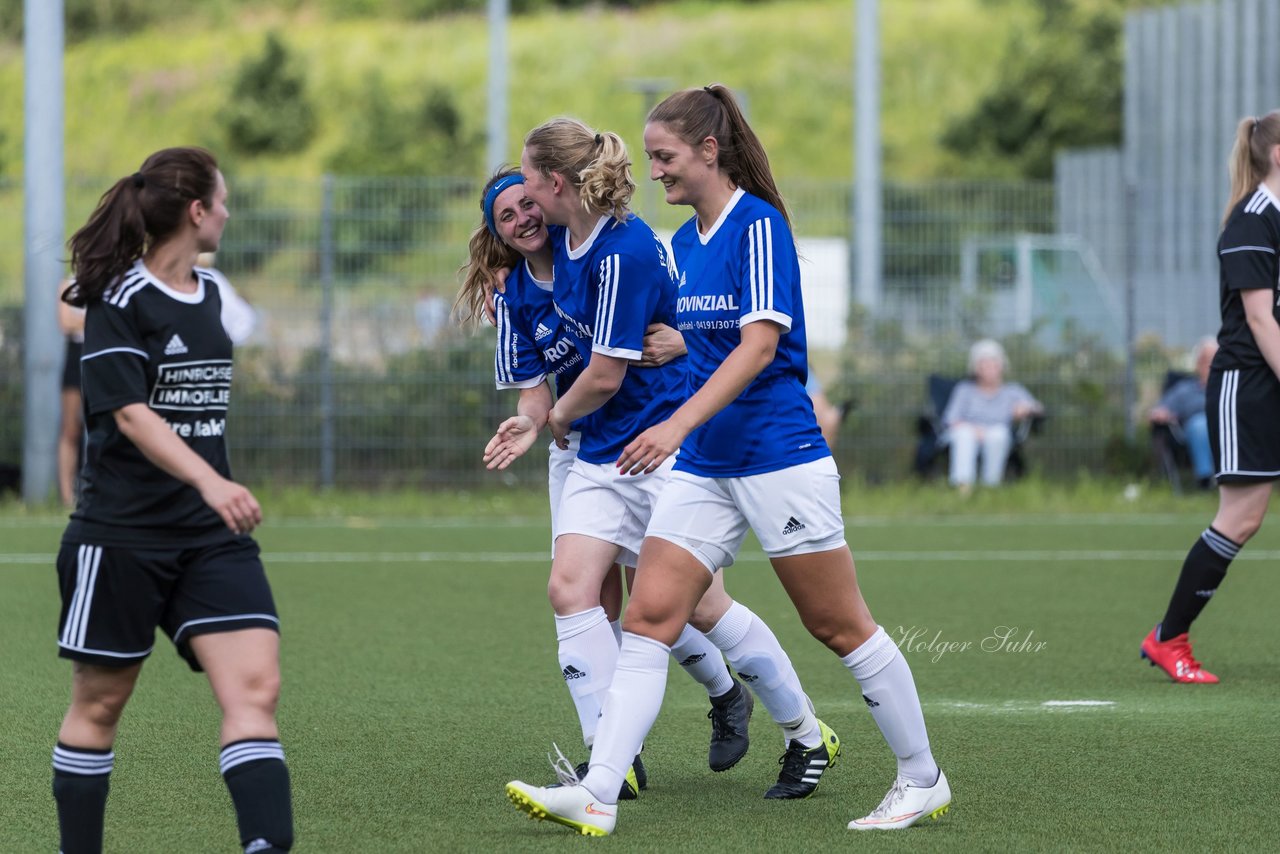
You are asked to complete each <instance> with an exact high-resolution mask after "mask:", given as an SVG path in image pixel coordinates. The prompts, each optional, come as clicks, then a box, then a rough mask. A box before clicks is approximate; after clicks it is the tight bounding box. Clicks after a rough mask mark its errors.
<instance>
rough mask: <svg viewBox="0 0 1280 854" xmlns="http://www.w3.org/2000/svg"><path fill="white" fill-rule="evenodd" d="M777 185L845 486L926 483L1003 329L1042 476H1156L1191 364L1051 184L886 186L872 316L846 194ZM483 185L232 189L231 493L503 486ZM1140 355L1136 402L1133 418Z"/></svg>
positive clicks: (14, 245) (7, 405) (528, 478)
mask: <svg viewBox="0 0 1280 854" xmlns="http://www.w3.org/2000/svg"><path fill="white" fill-rule="evenodd" d="M108 184H109V182H107V181H77V182H74V183H72V184H71V185H70V186H69V188H68V196H69V198H68V205H67V210H68V218H69V220H70V221H71V222H72V223H75V224H78V223H80V222H83V221H84V219H85V217H86V216H87V214H88V212H89V210H91V208H92V206H93V204H94V202H95V201H96V198H97V196H98V195H99V194H100V193H101V191H102V190H103V189H104V188H105V187H106V186H108ZM782 190H783V193H784V196H785V197H786V199H787V202H788V204H789V206H790V208H791V213H792V218H793V222H794V224H795V228H796V233H797V236H798V239H799V249H800V253H801V256H802V259H803V260H802V265H801V266H802V274H803V277H804V289H805V300H806V315H807V324H808V327H809V340H810V348H811V363H812V365H813V371H814V373H815V374H816V376H817V377H818V378H820V379H821V381H822V382H823V383H824V385H825V386H826V390H827V393H828V396H829V397H830V398H831V399H832V400H833V402H835V403H836V404H837V405H838V406H841V405H843V406H844V407H845V408H846V409H847V413H848V414H847V417H846V419H845V422H844V424H843V425H842V428H841V431H840V440H839V445H838V448H837V455H838V457H839V459H840V462H841V465H842V469H843V470H844V471H845V473H846V476H849V475H855V476H858V475H860V476H862V477H864V478H866V479H868V480H876V481H879V480H893V479H899V478H905V477H908V476H910V475H911V473H912V470H913V459H914V452H915V448H916V442H917V428H918V426H920V425H919V424H918V421H919V418H920V416H921V415H922V412H923V410H924V408H925V404H926V382H927V378H928V376H929V375H930V374H932V373H942V374H947V375H959V374H962V373H964V371H965V360H966V353H967V350H968V347H969V345H970V344H971V343H972V342H973V341H974V340H976V339H977V338H980V337H988V336H989V337H995V338H997V339H999V340H1000V341H1001V342H1002V343H1003V344H1004V345H1005V348H1006V349H1007V351H1008V353H1009V356H1010V363H1011V366H1010V375H1009V376H1010V378H1011V379H1013V380H1016V381H1019V382H1021V383H1023V384H1024V385H1026V386H1027V387H1028V388H1029V389H1030V390H1031V391H1032V393H1033V394H1035V395H1036V396H1037V397H1038V398H1039V399H1040V400H1041V401H1043V402H1044V404H1045V407H1046V409H1047V412H1048V418H1047V420H1046V421H1045V423H1044V426H1043V429H1042V431H1041V432H1040V433H1039V435H1037V436H1035V437H1034V438H1033V439H1032V441H1031V444H1030V446H1029V447H1028V449H1027V451H1026V456H1027V458H1028V461H1029V463H1030V465H1031V467H1032V468H1033V469H1038V470H1040V471H1043V472H1045V473H1049V474H1055V475H1057V474H1073V473H1075V472H1077V471H1079V470H1082V469H1084V470H1090V471H1095V472H1098V471H1102V470H1104V469H1117V468H1119V469H1134V468H1137V467H1140V466H1141V465H1142V461H1141V460H1135V459H1134V457H1135V453H1136V452H1135V450H1134V447H1133V446H1132V445H1129V446H1126V445H1125V443H1124V442H1123V441H1121V439H1122V437H1123V436H1124V435H1125V428H1126V423H1127V422H1128V421H1129V419H1130V418H1132V417H1133V415H1134V413H1136V411H1137V409H1138V406H1140V405H1149V404H1150V403H1151V402H1152V398H1153V396H1154V393H1155V387H1156V386H1157V385H1158V382H1159V377H1160V376H1162V375H1163V372H1164V370H1165V369H1166V368H1167V367H1169V366H1170V365H1181V361H1182V360H1183V359H1184V354H1183V353H1182V352H1181V351H1177V350H1169V349H1167V348H1166V347H1165V346H1164V345H1163V343H1162V342H1160V341H1157V340H1153V339H1149V338H1147V339H1143V338H1139V339H1138V341H1137V342H1136V344H1131V342H1128V341H1127V340H1126V335H1125V332H1124V329H1125V327H1124V315H1123V307H1124V299H1123V292H1124V287H1123V286H1124V283H1123V282H1119V281H1115V280H1114V279H1113V278H1112V277H1109V276H1108V275H1107V274H1106V273H1104V272H1103V268H1102V267H1101V266H1100V265H1099V263H1098V260H1097V257H1096V253H1095V252H1094V250H1093V247H1092V245H1091V244H1090V243H1089V242H1088V241H1087V240H1085V239H1084V238H1082V237H1081V236H1080V235H1078V234H1064V233H1061V232H1060V229H1059V213H1058V207H1057V196H1058V193H1057V192H1055V188H1054V186H1053V185H1052V184H1049V183H1043V184H1040V183H968V184H939V183H932V184H923V185H902V184H890V185H887V186H886V188H885V211H884V247H883V249H884V281H883V282H882V284H881V299H880V305H879V308H878V310H877V312H876V313H875V315H874V316H872V315H869V314H868V313H867V312H865V311H864V310H862V309H861V308H860V307H859V306H856V305H852V304H851V298H850V295H851V293H852V292H853V288H852V287H851V286H850V270H851V269H852V265H851V263H850V251H849V246H850V242H849V236H850V235H851V234H852V233H853V232H852V228H851V222H850V213H849V212H850V210H851V202H852V195H851V190H852V188H851V187H849V186H841V185H839V184H832V183H829V182H827V183H821V184H816V183H814V184H802V183H792V184H789V185H788V184H784V185H783V187H782ZM478 192H479V184H478V182H476V181H474V180H415V179H352V178H331V177H326V178H323V179H315V180H302V179H288V180H285V179H241V180H235V178H234V176H233V177H232V183H231V197H230V200H229V207H230V208H231V212H232V217H231V220H230V222H229V223H228V226H227V230H226V234H225V236H224V240H223V246H222V251H221V252H220V254H219V257H218V259H217V266H218V268H219V269H221V270H222V271H223V272H224V273H226V274H227V276H228V278H229V279H230V280H231V282H232V283H233V284H234V285H235V286H236V288H237V289H238V290H239V291H240V292H241V294H242V295H243V296H245V297H246V298H247V299H248V301H249V302H250V303H251V304H252V305H253V306H254V307H255V309H256V310H257V312H258V324H257V327H256V329H255V331H254V333H253V335H252V336H251V337H250V339H249V340H248V341H247V342H246V343H245V344H243V345H242V346H241V347H240V348H239V350H238V353H237V368H236V379H235V386H234V390H233V398H232V408H231V415H230V419H229V441H230V443H231V445H232V448H233V460H234V464H235V466H236V470H237V474H238V476H239V477H241V478H243V479H244V480H246V481H247V482H250V483H267V482H269V483H274V484H312V483H318V484H337V485H351V486H381V485H404V486H421V487H444V486H449V487H453V486H470V485H477V484H481V483H486V482H493V481H496V480H498V479H499V476H497V475H494V474H491V473H488V472H486V471H485V470H484V468H483V466H482V465H481V464H480V454H481V450H482V448H483V446H484V443H485V441H486V440H487V439H488V437H489V436H490V435H491V432H492V430H493V428H494V427H495V426H496V425H497V424H498V422H499V421H500V420H501V418H503V417H504V416H505V415H506V414H508V413H509V412H510V411H512V410H513V408H514V403H515V398H514V395H511V394H507V393H503V392H498V391H495V390H494V388H493V382H492V330H491V329H488V328H487V327H486V328H480V329H477V330H470V331H467V330H462V329H459V328H458V327H457V326H456V324H455V323H454V322H453V321H452V319H451V312H450V310H451V307H452V301H453V297H454V294H455V292H456V289H457V285H458V268H459V266H460V265H461V264H462V263H463V262H464V261H465V256H466V246H467V238H468V236H469V234H470V232H471V230H472V229H473V228H474V227H475V225H476V224H477V223H478V222H479V210H478V195H477V194H478ZM0 199H3V202H4V203H3V205H0V227H2V229H0V275H2V276H3V280H2V281H0V336H3V337H2V339H0V397H2V398H3V399H0V464H4V463H11V464H12V463H16V461H18V460H20V459H21V429H22V418H21V401H22V392H21V380H22V377H21V358H20V352H21V351H20V345H21V342H20V341H19V340H18V339H19V337H20V335H21V305H20V303H21V299H22V296H21V294H22V289H21V270H20V268H21V263H22V247H21V242H20V235H21V233H22V223H21V220H20V216H21V214H20V211H21V210H22V204H21V190H20V188H18V187H15V186H12V185H9V186H0ZM636 204H637V207H638V209H639V211H640V212H641V213H642V214H644V215H646V216H648V217H649V218H650V220H651V222H653V223H654V225H655V227H657V228H658V230H659V231H660V232H664V233H670V231H672V230H674V228H675V227H676V226H678V224H679V223H680V222H681V221H682V220H683V219H684V218H686V217H687V216H688V215H689V209H687V208H671V207H668V206H666V205H664V204H661V202H660V201H659V199H658V196H657V195H656V194H653V193H647V192H644V188H642V192H641V193H639V194H638V196H637V200H636ZM1105 216H1106V214H1100V215H1099V216H1096V217H1094V219H1093V220H1092V221H1091V223H1090V225H1091V226H1092V228H1093V231H1094V232H1098V231H1101V232H1102V233H1107V232H1108V231H1112V232H1114V231H1115V230H1118V229H1123V228H1124V221H1123V217H1122V216H1119V215H1117V216H1116V221H1115V222H1106V221H1100V219H1102V218H1104V217H1105ZM1205 239H1209V240H1211V239H1212V236H1211V235H1209V236H1207V237H1206V238H1205ZM56 284H57V283H54V282H51V283H50V288H53V287H55V286H56ZM1205 287H1207V288H1213V287H1215V283H1214V282H1207V283H1205ZM1215 325H1216V324H1215ZM1139 332H1141V330H1139ZM1131 346H1132V347H1133V348H1134V349H1133V352H1132V353H1130V347H1131ZM1131 355H1132V356H1134V357H1135V364H1136V365H1137V366H1138V372H1137V381H1138V385H1137V389H1138V393H1137V395H1136V400H1137V402H1138V405H1136V406H1134V407H1131V409H1132V411H1126V408H1125V366H1126V359H1127V358H1129V357H1130V356H1131ZM1138 450H1139V451H1140V450H1141V449H1138ZM544 459H545V452H544V451H543V450H542V449H539V451H538V453H537V454H535V455H534V456H533V458H532V459H527V460H524V461H522V462H520V463H519V464H517V465H516V466H515V467H513V469H512V470H511V473H509V474H506V475H503V476H501V477H502V479H503V480H506V481H508V482H528V483H536V482H539V481H541V480H542V479H543V478H544V477H545V469H544V467H543V463H544Z"/></svg>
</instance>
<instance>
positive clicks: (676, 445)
mask: <svg viewBox="0 0 1280 854" xmlns="http://www.w3.org/2000/svg"><path fill="white" fill-rule="evenodd" d="M688 435H689V434H688V432H687V431H686V430H684V429H682V428H680V427H678V426H677V425H675V424H672V423H671V421H670V420H667V421H663V422H662V423H660V424H655V425H653V426H652V427H650V428H649V429H648V430H645V431H644V432H643V433H641V434H640V435H639V436H636V437H635V438H634V439H632V440H631V444H629V445H627V446H626V447H625V448H623V449H622V455H621V456H620V457H618V462H617V463H616V465H617V466H618V468H619V469H620V470H621V471H622V473H623V474H651V473H652V472H654V471H655V470H656V469H657V468H658V466H660V465H662V463H663V461H664V460H666V459H667V457H669V456H671V455H672V454H674V453H675V452H676V451H678V450H679V449H680V443H681V442H683V441H684V440H685V437H686V436H688Z"/></svg>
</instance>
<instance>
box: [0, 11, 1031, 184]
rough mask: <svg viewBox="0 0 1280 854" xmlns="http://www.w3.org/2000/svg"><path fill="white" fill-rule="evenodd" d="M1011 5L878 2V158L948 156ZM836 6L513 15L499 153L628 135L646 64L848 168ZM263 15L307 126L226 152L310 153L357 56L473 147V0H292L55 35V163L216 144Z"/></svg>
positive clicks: (354, 74) (800, 162)
mask: <svg viewBox="0 0 1280 854" xmlns="http://www.w3.org/2000/svg"><path fill="white" fill-rule="evenodd" d="M1015 5H1016V6H1017V8H1015V7H1014V6H1015ZM1026 6H1029V4H1025V5H1023V4H1001V5H1000V6H998V7H994V8H993V7H992V5H991V4H989V3H985V2H983V0H894V2H892V3H882V4H881V17H882V24H881V28H882V38H883V48H882V56H883V65H882V67H883V71H882V73H883V82H884V89H883V107H884V110H883V119H882V122H883V133H884V138H885V155H886V156H885V167H886V172H887V174H888V175H889V176H891V177H894V178H900V179H927V178H936V177H946V176H948V175H950V174H952V173H954V172H955V171H957V170H960V169H961V167H962V164H958V163H957V162H956V161H955V160H954V158H951V157H949V156H948V155H947V154H946V153H944V152H942V151H940V150H939V148H938V147H937V145H936V142H935V139H936V137H937V135H938V133H939V132H940V129H941V128H942V127H943V125H944V124H945V121H946V119H947V118H948V117H949V116H951V115H954V114H956V113H958V112H961V111H963V110H964V109H965V108H966V107H968V106H970V105H971V104H972V103H973V102H974V100H975V99H976V97H977V96H978V94H979V93H980V92H981V91H982V89H983V88H984V86H985V85H986V84H987V83H989V82H990V78H991V76H992V75H993V74H994V61H995V59H996V58H997V57H998V56H999V53H1000V51H1001V50H1002V46H1003V44H1004V43H1005V38H1006V36H1007V34H1008V33H1009V32H1010V30H1011V28H1013V27H1015V26H1016V25H1018V24H1019V23H1021V22H1023V21H1025V20H1026V19H1028V18H1029V16H1030V14H1031V12H1030V10H1029V9H1028V8H1026ZM853 17H854V4H853V3H851V2H849V0H798V2H772V3H758V4H748V5H738V4H733V5H730V4H719V3H714V2H687V3H678V4H670V5H662V6H658V7H651V8H646V9H642V10H640V11H637V12H629V13H624V12H604V11H600V10H586V11H583V12H578V13H572V14H570V13H561V12H545V13H540V14H536V15H530V16H522V17H516V18H513V19H512V22H511V29H510V33H509V44H510V52H511V66H510V67H511V86H512V92H511V97H510V105H511V116H510V127H509V143H510V144H509V150H510V154H511V156H512V157H515V156H516V155H518V152H519V148H518V146H519V140H520V139H521V137H522V135H523V133H524V132H525V131H526V130H528V129H529V128H530V127H532V126H533V125H535V124H537V123H538V122H540V121H542V120H544V119H546V118H548V117H550V116H552V115H556V114H561V113H570V114H573V115H577V116H579V117H581V118H583V119H584V120H586V121H587V122H589V123H591V124H594V125H597V126H600V127H608V128H610V129H614V130H617V131H618V132H620V133H622V134H623V136H624V137H625V138H627V139H628V140H629V141H630V142H631V143H632V144H633V145H634V144H636V143H637V142H638V139H639V134H640V129H641V121H642V117H643V114H644V107H645V105H644V102H643V96H642V95H640V94H639V93H638V92H637V91H635V89H634V87H633V86H632V85H631V81H634V80H636V79H639V78H662V79H665V80H668V81H669V82H670V84H671V86H672V87H673V88H674V87H679V86H689V85H701V84H704V83H707V82H711V81H713V80H717V81H721V82H724V83H726V84H728V85H730V86H732V87H734V88H735V89H737V90H738V91H740V92H743V93H745V94H746V96H747V99H748V106H749V111H750V116H751V119H752V121H753V124H754V125H755V126H756V128H757V130H758V131H759V133H760V135H761V137H762V138H763V139H764V142H765V144H766V145H767V146H768V147H769V149H770V152H771V155H772V157H773V160H774V166H775V170H776V171H777V172H778V174H779V175H781V176H784V177H787V178H822V177H830V178H831V179H832V180H839V181H846V180H848V179H849V177H850V175H851V173H852V153H851V148H852V112H853V87H852V65H853V56H852V54H853ZM272 30H277V31H279V32H281V33H282V34H283V35H284V37H285V39H286V41H287V43H288V45H289V47H290V49H291V50H292V51H293V52H294V54H295V56H296V57H297V58H298V59H299V60H300V62H301V64H302V65H303V66H304V67H305V68H306V69H307V75H308V80H309V85H310V91H311V93H312V97H313V99H314V100H315V103H316V106H317V110H318V113H319V132H318V133H317V135H316V137H315V139H314V140H313V142H312V144H311V145H310V146H309V147H308V148H307V149H306V150H305V151H303V152H302V153H300V154H298V155H295V156H290V157H287V158H279V157H277V158H258V159H253V160H241V161H238V162H235V163H234V169H235V171H236V172H238V173H240V174H279V175H313V174H317V173H319V172H321V171H323V165H324V163H325V160H326V157H327V156H328V155H329V154H330V153H331V152H332V151H334V150H335V148H336V147H337V146H339V145H340V144H341V142H342V140H343V138H344V133H345V132H346V130H347V128H348V126H349V124H350V121H351V119H352V117H353V116H354V115H358V112H359V111H360V109H361V100H362V94H361V93H362V91H363V86H364V82H365V80H366V79H367V77H368V75H369V74H371V73H377V74H380V75H381V76H382V77H383V79H384V80H385V82H386V84H387V86H388V90H389V91H390V92H391V94H392V96H393V97H394V98H395V99H396V100H398V101H401V102H403V103H404V104H405V105H406V106H407V105H409V104H412V103H416V99H418V98H420V97H421V92H422V91H423V89H424V88H425V87H427V86H432V85H436V86H443V87H446V88H447V89H448V91H450V92H451V93H452V94H453V95H454V98H455V101H456V103H457V104H458V105H459V106H460V107H461V109H462V110H463V112H464V117H465V122H466V123H467V127H466V130H467V132H468V138H471V139H474V140H476V145H477V146H478V147H480V148H481V149H482V148H483V132H484V122H485V74H486V62H487V33H486V21H485V19H484V17H483V15H461V16H452V17H445V18H440V19H435V20H432V21H428V22H421V23H406V22H403V21H376V20H333V19H330V18H328V17H327V16H325V15H324V14H322V13H321V12H318V11H316V10H315V9H314V7H307V6H302V7H301V8H300V9H299V10H297V11H293V12H283V11H280V10H265V11H259V12H255V13H253V14H250V15H247V16H242V17H241V18H240V19H239V20H238V22H237V23H236V24H235V25H234V26H218V27H208V26H204V25H199V24H184V23H182V22H181V20H178V21H175V22H174V23H173V24H170V25H166V26H164V27H162V28H152V29H149V30H145V31H143V32H141V33H139V34H137V35H133V36H128V37H121V36H111V37H103V38H93V39H89V40H86V41H82V42H78V43H76V44H73V45H71V46H69V47H68V50H67V56H66V66H65V67H66V80H67V93H66V94H67V147H66V161H67V168H68V173H69V175H71V176H102V175H118V174H122V173H126V172H128V171H131V170H132V169H134V168H136V165H137V163H138V162H139V161H140V159H141V158H142V157H143V156H144V155H145V154H146V153H147V152H149V151H151V150H153V149H156V148H159V147H162V146H165V145H171V144H178V143H191V142H194V143H200V144H204V145H209V146H212V147H214V148H215V149H218V150H219V151H220V152H222V151H223V150H224V149H225V146H224V144H223V143H224V136H223V132H222V130H221V129H220V128H219V127H218V126H217V123H216V122H215V121H214V117H215V116H216V114H217V112H218V110H219V108H220V107H221V106H222V104H223V103H224V102H225V101H226V99H227V97H228V92H229V91H230V88H231V80H232V78H233V75H234V73H235V71H236V69H237V68H238V66H239V64H240V63H241V62H242V61H243V59H244V58H245V57H246V56H250V55H255V54H256V53H257V52H259V51H260V50H261V48H262V44H263V40H264V37H265V35H266V33H267V32H269V31H272ZM482 158H483V155H482V154H480V155H478V156H477V157H476V158H475V161H476V162H477V163H478V162H480V160H482ZM229 171H230V170H229ZM21 174H22V55H21V45H14V44H7V45H0V175H4V176H8V177H10V178H18V177H20V176H21Z"/></svg>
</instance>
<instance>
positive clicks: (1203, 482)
mask: <svg viewBox="0 0 1280 854" xmlns="http://www.w3.org/2000/svg"><path fill="white" fill-rule="evenodd" d="M1217 352H1218V342H1217V339H1215V338H1202V339H1200V343H1198V344H1196V350H1195V353H1196V374H1195V376H1193V377H1187V378H1185V379H1182V380H1179V381H1178V382H1176V383H1174V384H1173V385H1171V386H1169V388H1168V390H1167V391H1165V393H1164V396H1163V397H1161V398H1160V402H1159V403H1157V404H1156V405H1155V406H1154V407H1152V409H1151V412H1150V413H1148V416H1147V417H1148V420H1149V421H1150V422H1151V423H1152V424H1176V425H1177V426H1178V427H1180V428H1182V433H1183V435H1184V436H1186V442H1187V452H1188V453H1189V454H1190V456H1191V469H1192V471H1193V472H1194V473H1195V476H1196V482H1197V483H1198V484H1200V488H1201V489H1208V488H1209V487H1210V486H1212V485H1213V453H1212V451H1210V450H1209V422H1208V419H1207V418H1206V417H1205V414H1204V389H1205V384H1206V383H1208V381H1209V366H1210V365H1212V364H1213V356H1214V354H1215V353H1217Z"/></svg>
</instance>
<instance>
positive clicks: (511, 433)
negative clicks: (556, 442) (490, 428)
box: [484, 415, 538, 471]
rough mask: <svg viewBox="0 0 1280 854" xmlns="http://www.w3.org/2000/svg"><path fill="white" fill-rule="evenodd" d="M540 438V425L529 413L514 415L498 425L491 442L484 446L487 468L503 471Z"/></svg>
mask: <svg viewBox="0 0 1280 854" xmlns="http://www.w3.org/2000/svg"><path fill="white" fill-rule="evenodd" d="M537 439H538V427H537V425H536V424H534V423H533V419H532V418H530V417H529V416H528V415H513V416H512V417H510V418H508V419H507V420H506V421H503V422H502V423H501V424H499V425H498V432H497V433H494V434H493V438H492V439H490V440H489V444H487V445H485V446H484V462H485V468H487V469H489V471H493V470H495V469H496V470H498V471H502V470H503V469H505V468H506V467H507V466H509V465H511V464H512V463H513V462H515V461H516V460H518V459H519V458H520V457H522V456H524V453H525V451H527V450H529V449H530V448H532V447H533V443H534V442H535V441H537Z"/></svg>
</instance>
